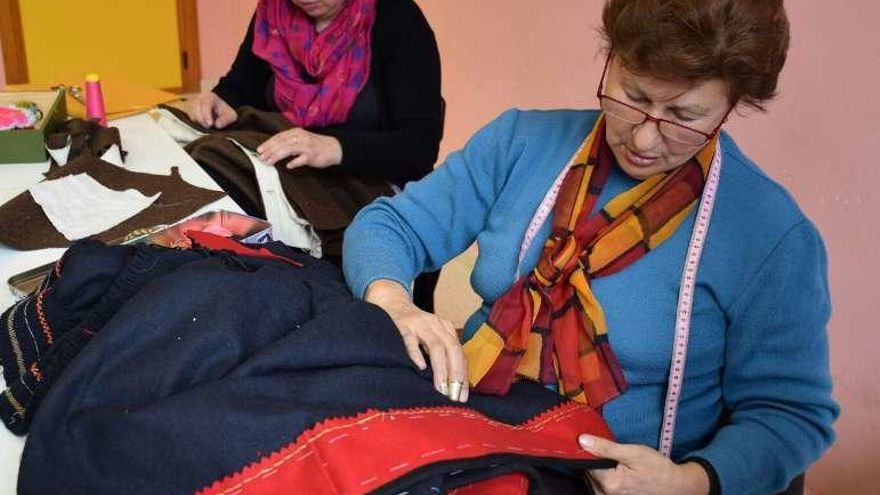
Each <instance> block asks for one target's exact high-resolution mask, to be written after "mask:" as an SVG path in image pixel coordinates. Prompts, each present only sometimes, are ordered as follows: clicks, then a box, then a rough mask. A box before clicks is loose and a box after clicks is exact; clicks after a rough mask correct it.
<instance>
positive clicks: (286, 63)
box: [253, 0, 376, 127]
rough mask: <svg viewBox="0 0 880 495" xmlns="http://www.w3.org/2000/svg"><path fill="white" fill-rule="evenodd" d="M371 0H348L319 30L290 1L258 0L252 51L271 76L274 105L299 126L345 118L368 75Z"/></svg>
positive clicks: (373, 8) (373, 18)
mask: <svg viewBox="0 0 880 495" xmlns="http://www.w3.org/2000/svg"><path fill="white" fill-rule="evenodd" d="M375 21H376V0H347V3H346V5H345V6H343V7H342V10H341V11H340V12H339V13H338V14H337V15H336V17H335V18H333V20H332V21H330V24H329V25H328V26H327V27H326V28H325V29H324V30H322V31H321V32H320V33H318V32H316V30H315V24H314V21H313V20H312V18H311V17H309V16H308V15H306V13H305V12H303V11H302V10H300V9H299V8H298V7H296V6H295V5H294V4H293V3H292V2H291V1H290V0H260V3H259V4H258V5H257V11H256V15H255V21H254V44H253V52H254V55H256V56H258V57H260V58H261V59H263V60H265V61H266V62H268V63H269V65H270V66H271V67H272V71H273V72H274V74H275V103H276V105H278V108H279V109H280V110H281V113H282V114H283V115H284V117H285V118H287V120H289V121H290V122H291V123H293V124H294V125H297V126H301V127H312V126H316V127H325V126H328V125H331V124H337V123H340V122H345V120H346V119H347V118H348V113H349V111H351V107H352V106H353V105H354V101H355V99H356V98H357V95H358V93H360V91H361V89H363V87H364V85H365V84H366V83H367V79H369V77H370V55H371V52H370V34H371V33H372V30H373V24H374V23H375Z"/></svg>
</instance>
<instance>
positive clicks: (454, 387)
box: [448, 380, 464, 402]
mask: <svg viewBox="0 0 880 495" xmlns="http://www.w3.org/2000/svg"><path fill="white" fill-rule="evenodd" d="M463 385H464V382H460V381H457V380H450V381H449V396H448V397H449V398H450V399H451V400H454V401H455V402H458V399H459V398H461V388H462V386H463Z"/></svg>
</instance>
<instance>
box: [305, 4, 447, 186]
mask: <svg viewBox="0 0 880 495" xmlns="http://www.w3.org/2000/svg"><path fill="white" fill-rule="evenodd" d="M377 15H378V16H384V17H383V18H377V20H376V24H377V25H376V26H375V27H374V29H375V30H377V32H376V33H375V36H374V38H373V50H374V54H373V56H374V57H380V59H379V60H380V63H379V64H378V65H375V64H374V65H373V66H372V68H371V69H372V70H378V71H379V72H380V74H378V75H371V76H370V77H371V79H374V80H375V81H377V82H378V84H379V87H378V91H379V93H380V94H381V95H382V99H381V101H380V104H382V105H383V107H384V108H383V109H382V110H380V112H381V113H383V114H384V115H385V116H386V117H387V124H388V128H386V129H383V130H380V131H355V130H345V129H336V128H326V129H310V130H313V131H315V132H317V133H320V134H327V135H330V136H333V137H335V138H336V139H338V140H339V142H340V144H341V145H342V163H341V166H342V167H343V168H345V169H347V170H348V171H350V172H352V173H354V174H356V175H361V176H367V177H375V178H380V179H386V180H392V181H395V182H398V183H403V182H406V181H410V180H416V179H420V178H422V177H424V176H425V175H427V174H428V173H429V172H430V171H431V170H432V169H433V167H434V162H435V161H436V160H437V153H438V150H439V147H440V137H441V134H442V122H441V120H442V111H443V102H442V99H441V97H440V53H439V51H438V49H437V42H436V40H435V39H434V33H433V31H432V30H431V27H430V26H429V25H428V21H427V20H426V19H425V17H424V15H422V12H421V11H420V10H419V8H418V6H416V4H415V3H414V2H412V0H406V1H397V2H394V3H393V4H391V5H390V6H388V7H386V8H385V9H382V10H380V11H379V12H378V13H377ZM380 22H381V24H380ZM377 50H381V52H379V53H377V52H376V51H377Z"/></svg>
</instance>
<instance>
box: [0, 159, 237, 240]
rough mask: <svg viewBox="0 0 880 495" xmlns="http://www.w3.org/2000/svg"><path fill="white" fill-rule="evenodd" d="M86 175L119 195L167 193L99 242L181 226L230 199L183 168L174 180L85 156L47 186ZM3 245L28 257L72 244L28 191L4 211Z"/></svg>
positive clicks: (50, 175)
mask: <svg viewBox="0 0 880 495" xmlns="http://www.w3.org/2000/svg"><path fill="white" fill-rule="evenodd" d="M80 173H87V174H88V175H90V176H91V177H92V178H93V179H95V180H96V181H98V182H99V183H101V184H102V185H104V186H105V187H107V188H109V189H113V190H116V191H124V190H126V189H136V190H138V191H140V192H141V193H142V194H144V195H146V196H152V195H154V194H156V193H158V192H161V193H162V195H161V196H159V198H158V199H156V201H155V202H154V203H153V204H152V205H150V206H149V207H148V208H146V209H145V210H143V211H141V212H140V213H138V214H137V215H135V216H133V217H131V218H129V219H128V220H126V221H124V222H122V223H120V224H119V225H116V226H115V227H113V228H111V229H109V230H106V231H104V232H102V233H100V234H98V235H95V236H93V237H94V238H96V239H99V240H102V241H105V242H109V241H114V240H117V239H120V238H122V237H125V236H126V235H128V234H129V233H130V232H131V231H133V230H136V229H139V228H147V227H152V226H155V225H165V224H170V223H174V222H177V221H178V220H181V219H182V218H184V217H186V216H188V215H190V214H192V213H194V212H195V211H196V210H198V209H199V208H201V207H203V206H205V205H206V204H208V203H212V202H214V201H217V200H218V199H220V198H222V197H223V196H225V194H224V193H222V192H219V191H211V190H208V189H202V188H200V187H195V186H193V185H190V184H189V183H188V182H186V181H184V180H183V179H182V178H181V177H180V173H179V171H178V169H177V167H172V169H171V175H154V174H143V173H137V172H131V171H129V170H125V169H123V168H120V167H117V166H115V165H112V164H109V163H107V162H104V161H101V160H99V159H98V158H95V157H94V156H91V155H89V154H84V155H81V156H80V157H79V158H77V159H75V160H73V161H70V162H68V164H67V165H66V166H64V167H58V166H56V165H54V164H53V165H52V166H51V167H50V169H49V171H48V172H46V174H45V177H46V180H52V179H58V178H61V177H64V176H67V175H73V174H80ZM0 243H2V244H4V245H6V246H9V247H11V248H13V249H17V250H21V251H27V250H32V249H44V248H50V247H66V246H69V245H70V244H71V241H68V240H67V239H66V238H65V237H64V236H63V235H61V233H59V232H58V231H57V230H55V227H53V226H52V222H51V221H49V218H48V217H47V216H46V214H45V213H44V212H43V209H42V208H41V207H40V205H39V204H37V202H36V201H34V198H33V197H32V196H31V193H30V192H28V191H25V192H23V193H21V194H19V195H18V196H16V197H14V198H13V199H11V200H10V201H8V202H7V203H5V204H4V205H2V206H0Z"/></svg>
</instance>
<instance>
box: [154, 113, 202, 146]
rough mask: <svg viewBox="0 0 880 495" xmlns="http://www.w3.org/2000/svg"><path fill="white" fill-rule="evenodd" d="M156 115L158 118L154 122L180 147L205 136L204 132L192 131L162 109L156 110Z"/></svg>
mask: <svg viewBox="0 0 880 495" xmlns="http://www.w3.org/2000/svg"><path fill="white" fill-rule="evenodd" d="M156 115H157V116H158V117H159V118H158V120H156V122H157V123H158V124H159V125H160V126H161V127H162V129H164V130H165V132H167V133H168V135H169V136H171V139H173V140H174V141H176V142H177V143H178V144H180V145H181V146H186V145H188V144H189V143H191V142H193V141H195V140H196V139H198V138H200V137H202V136H205V133H204V132H199V131H197V130H195V129H193V128H192V127H190V126H189V125H187V124H186V123H185V122H183V121H182V120H180V119H178V118H177V116H176V115H174V114H173V113H171V112H170V111H168V110H166V109H164V108H160V109H158V110H156Z"/></svg>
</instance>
